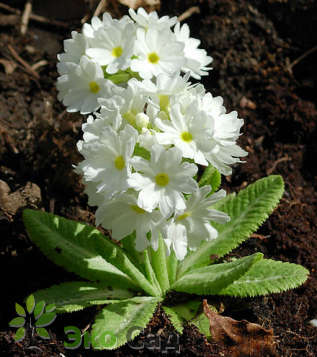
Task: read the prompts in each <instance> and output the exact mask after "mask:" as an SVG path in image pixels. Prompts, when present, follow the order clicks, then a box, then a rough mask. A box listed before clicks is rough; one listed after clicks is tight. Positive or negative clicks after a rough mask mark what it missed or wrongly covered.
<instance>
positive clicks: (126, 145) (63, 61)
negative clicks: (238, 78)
mask: <svg viewBox="0 0 317 357" xmlns="http://www.w3.org/2000/svg"><path fill="white" fill-rule="evenodd" d="M129 14H130V17H127V16H125V17H123V18H122V19H120V20H116V19H112V17H111V16H110V15H109V14H104V15H103V18H102V20H101V19H99V18H97V17H93V18H92V21H91V24H85V25H84V27H83V31H82V33H77V32H73V33H72V38H71V39H70V40H67V41H65V43H64V53H62V54H60V55H59V56H58V58H59V61H60V62H59V65H58V70H59V72H60V74H61V76H60V77H59V78H58V83H57V88H58V90H59V99H60V100H62V101H63V102H64V104H65V105H66V106H67V110H68V111H80V112H81V113H83V114H86V113H91V112H92V113H93V114H92V115H90V116H89V117H88V118H87V122H86V123H85V124H83V126H82V129H83V140H81V141H79V142H78V144H77V147H78V150H79V152H80V153H81V154H82V155H83V157H84V160H83V161H82V162H81V163H79V165H78V166H77V167H76V171H77V172H78V173H79V174H81V175H82V177H83V181H84V183H85V186H86V188H85V193H87V195H88V203H89V204H91V205H94V206H97V211H96V222H97V224H101V225H102V226H103V227H104V228H106V229H108V230H110V231H111V234H112V237H113V238H114V239H116V240H121V239H123V238H125V237H126V236H130V235H134V234H135V237H136V249H137V250H139V251H142V250H144V249H146V247H147V246H148V245H151V246H152V248H153V249H154V250H155V249H157V248H158V241H159V236H162V237H163V239H164V241H165V243H166V247H167V250H168V251H169V252H170V251H171V250H173V251H174V252H175V254H176V257H177V259H179V260H181V259H183V258H184V257H185V255H186V254H187V251H188V250H194V249H196V248H197V247H198V246H199V245H200V244H201V242H202V241H203V240H210V239H215V238H216V237H217V231H216V229H215V228H214V227H213V225H212V222H216V223H225V222H227V221H228V219H229V217H228V216H227V215H226V214H224V213H222V212H219V211H216V210H214V209H212V205H213V204H214V203H215V202H216V201H217V200H219V199H221V198H223V197H224V196H225V193H224V191H222V190H221V191H219V192H217V193H214V194H212V195H210V190H211V188H210V187H209V186H208V187H207V186H205V187H201V188H199V187H198V184H197V182H196V181H195V175H196V174H197V172H198V167H197V165H203V166H207V165H212V166H214V167H215V168H217V169H218V170H219V171H220V172H221V173H223V174H230V173H231V165H233V164H234V163H237V162H240V158H241V157H243V156H245V155H246V152H245V151H244V150H242V149H241V148H240V147H239V146H238V145H237V140H238V138H239V136H240V129H241V126H242V125H243V120H242V119H239V118H238V115H237V113H236V112H231V113H227V112H226V109H225V107H224V106H223V100H222V98H221V97H213V96H212V95H211V94H210V93H206V91H205V89H204V87H203V86H202V85H201V84H191V83H190V82H189V77H194V78H198V79H199V78H200V77H201V76H203V75H206V74H207V71H208V70H209V69H210V68H209V67H208V65H209V64H210V63H211V61H212V58H211V57H209V56H208V55H207V53H206V51H205V50H203V49H200V48H199V45H200V41H199V40H197V39H194V38H191V37H190V32H189V27H188V26H187V25H186V24H185V25H182V26H181V25H180V24H178V23H177V24H176V26H175V27H174V29H173V28H172V27H173V26H174V25H175V23H176V18H169V17H168V16H165V17H162V18H160V17H158V15H157V13H156V12H152V13H149V14H147V13H146V12H145V11H144V10H143V9H139V10H137V11H136V12H135V11H134V10H131V9H130V11H129ZM181 72H185V75H184V76H183V77H181V75H180V73H181Z"/></svg>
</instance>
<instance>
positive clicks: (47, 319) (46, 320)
mask: <svg viewBox="0 0 317 357" xmlns="http://www.w3.org/2000/svg"><path fill="white" fill-rule="evenodd" d="M55 319H56V313H55V312H45V313H44V314H43V315H42V316H40V318H39V319H38V320H37V321H36V322H35V326H36V327H45V326H48V325H50V324H52V323H53V322H54V320H55Z"/></svg>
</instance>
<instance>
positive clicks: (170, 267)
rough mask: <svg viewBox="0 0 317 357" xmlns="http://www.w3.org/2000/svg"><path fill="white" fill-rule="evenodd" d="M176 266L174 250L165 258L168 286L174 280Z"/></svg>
mask: <svg viewBox="0 0 317 357" xmlns="http://www.w3.org/2000/svg"><path fill="white" fill-rule="evenodd" d="M177 266H178V260H177V258H176V255H175V252H174V250H172V251H171V253H170V255H169V256H168V257H167V272H168V279H169V282H170V285H172V284H173V283H174V281H175V280H176V273H177Z"/></svg>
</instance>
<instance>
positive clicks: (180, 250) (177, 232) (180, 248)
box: [164, 223, 187, 260]
mask: <svg viewBox="0 0 317 357" xmlns="http://www.w3.org/2000/svg"><path fill="white" fill-rule="evenodd" d="M166 232H167V233H166V234H167V238H165V239H164V242H165V244H166V247H167V253H168V255H170V253H171V249H173V250H174V252H175V256H176V258H177V260H183V259H184V258H185V256H186V254H187V234H186V228H185V227H184V226H183V225H181V224H174V223H170V224H168V226H167V229H166Z"/></svg>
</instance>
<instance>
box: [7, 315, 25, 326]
mask: <svg viewBox="0 0 317 357" xmlns="http://www.w3.org/2000/svg"><path fill="white" fill-rule="evenodd" d="M24 324H25V319H24V317H15V318H14V319H12V320H11V321H10V322H9V326H10V327H22V326H23V325H24Z"/></svg>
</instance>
